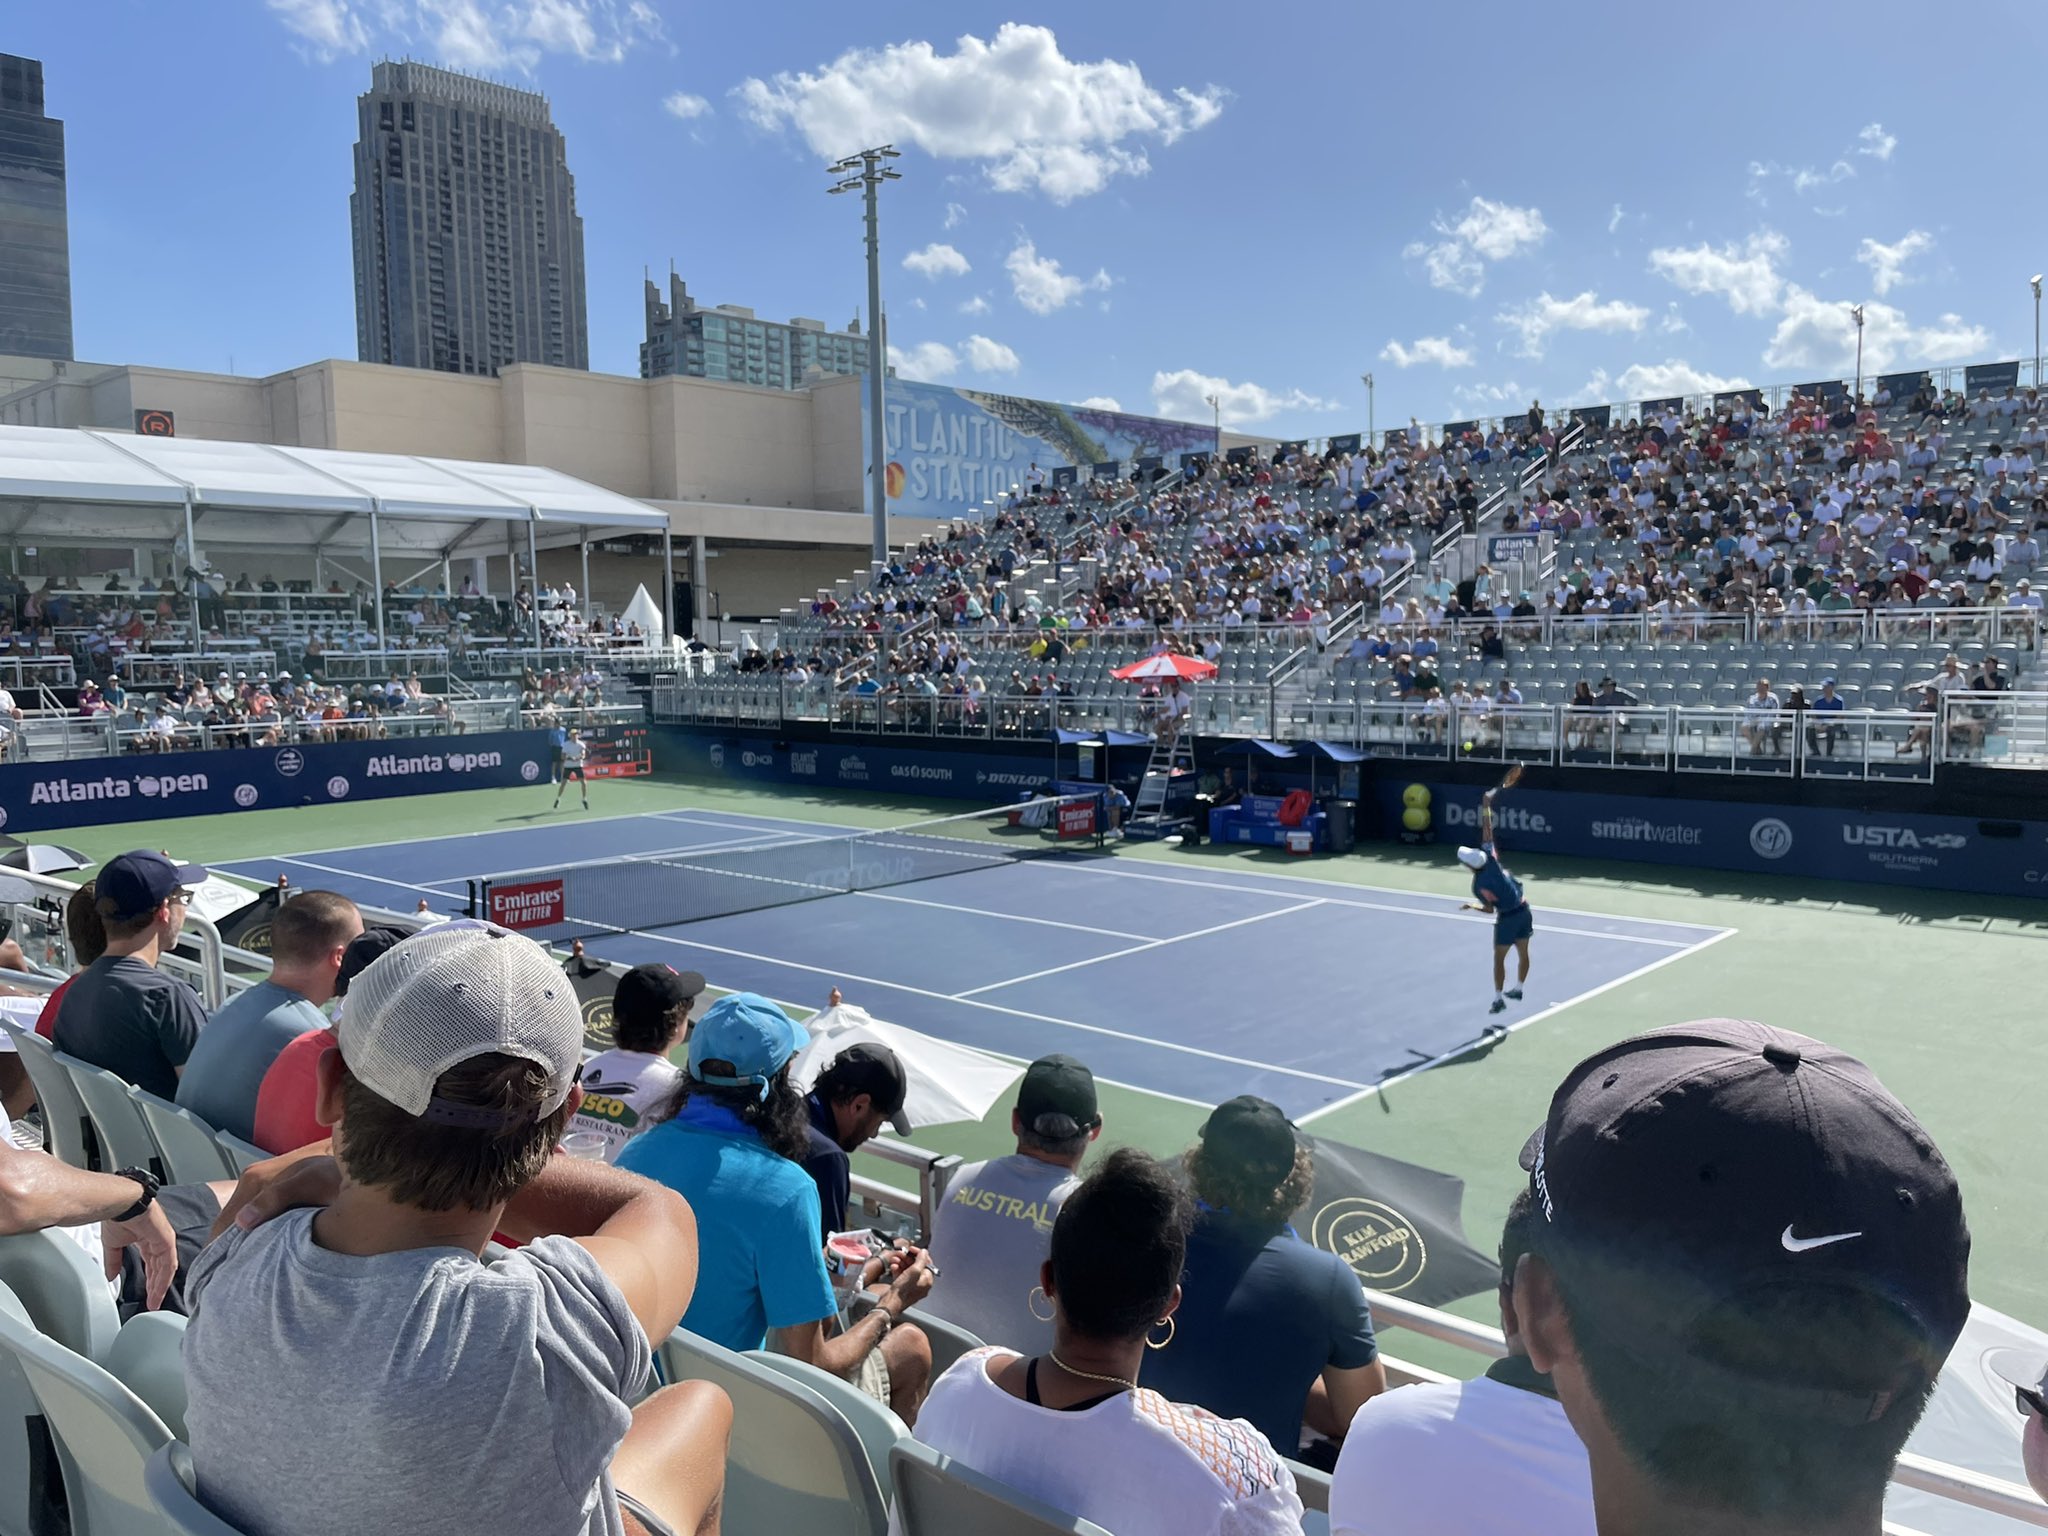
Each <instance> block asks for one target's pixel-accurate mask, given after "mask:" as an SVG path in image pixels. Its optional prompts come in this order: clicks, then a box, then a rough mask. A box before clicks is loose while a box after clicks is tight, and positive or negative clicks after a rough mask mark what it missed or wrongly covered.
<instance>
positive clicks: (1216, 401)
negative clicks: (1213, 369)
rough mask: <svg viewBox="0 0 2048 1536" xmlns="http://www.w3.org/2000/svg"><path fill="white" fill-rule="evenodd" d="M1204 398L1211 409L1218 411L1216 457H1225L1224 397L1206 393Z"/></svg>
mask: <svg viewBox="0 0 2048 1536" xmlns="http://www.w3.org/2000/svg"><path fill="white" fill-rule="evenodd" d="M1202 398H1203V399H1204V400H1206V401H1208V402H1209V409H1210V410H1211V411H1213V412H1215V413H1216V457H1217V458H1219V459H1220V458H1222V457H1223V397H1222V396H1221V395H1204V396H1203V397H1202Z"/></svg>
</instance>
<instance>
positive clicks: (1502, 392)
mask: <svg viewBox="0 0 2048 1536" xmlns="http://www.w3.org/2000/svg"><path fill="white" fill-rule="evenodd" d="M1451 403H1452V404H1454V405H1456V406H1457V407H1458V408H1459V409H1460V410H1466V411H1478V412H1480V413H1481V414H1483V415H1489V416H1490V415H1492V414H1493V412H1492V411H1491V410H1489V409H1488V407H1489V406H1503V405H1509V404H1512V405H1513V406H1514V408H1515V409H1516V410H1521V409H1522V408H1523V407H1525V406H1526V405H1528V403H1529V396H1528V395H1527V393H1525V392H1524V390H1523V389H1522V386H1521V385H1519V384H1517V383H1516V382H1515V381H1514V380H1513V379H1508V380H1506V381H1505V382H1503V383H1500V384H1460V385H1458V386H1457V387H1456V388H1454V389H1453V390H1452V391H1451Z"/></svg>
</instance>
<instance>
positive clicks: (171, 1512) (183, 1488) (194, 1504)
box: [142, 1440, 242, 1536]
mask: <svg viewBox="0 0 2048 1536" xmlns="http://www.w3.org/2000/svg"><path fill="white" fill-rule="evenodd" d="M142 1486H143V1488H144V1489H145V1491H147V1492H148V1494H149V1501H150V1503H151V1504H153V1505H154V1506H155V1507H156V1512H157V1514H158V1515H160V1516H161V1517H162V1522H161V1523H162V1527H163V1529H164V1530H166V1531H167V1532H170V1533H172V1536H242V1532H241V1530H240V1529H239V1528H238V1527H236V1526H232V1525H229V1524H228V1523H227V1521H225V1520H223V1519H221V1517H220V1516H219V1515H216V1514H215V1513H214V1512H213V1511H212V1510H210V1509H208V1508H207V1507H206V1506H205V1505H204V1504H202V1503H200V1502H199V1493H198V1480H197V1479H196V1478H195V1477H194V1476H193V1475H192V1451H191V1448H190V1447H189V1446H186V1445H183V1444H181V1443H180V1442H178V1441H176V1440H173V1441H172V1442H171V1443H170V1444H169V1445H166V1446H162V1447H160V1448H159V1449H158V1450H157V1452H156V1454H155V1455H153V1456H151V1457H150V1458H149V1463H148V1465H147V1466H145V1467H144V1468H143V1469H142Z"/></svg>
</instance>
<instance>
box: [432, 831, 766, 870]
mask: <svg viewBox="0 0 2048 1536" xmlns="http://www.w3.org/2000/svg"><path fill="white" fill-rule="evenodd" d="M745 830H746V831H750V832H752V833H753V834H754V835H753V836H752V837H735V838H732V839H730V840H728V841H726V842H722V843H689V844H686V845H684V846H683V847H681V848H650V849H647V850H645V851H643V852H640V853H612V854H604V855H602V856H600V857H598V858H595V859H572V860H567V861H565V862H563V863H560V864H521V865H520V866H519V867H518V868H517V869H497V870H492V871H491V872H490V873H489V874H483V875H468V876H465V877H464V878H465V879H469V880H502V879H504V878H505V876H507V875H546V874H552V873H554V872H555V871H556V870H561V869H596V868H609V867H610V866H612V865H614V864H644V863H646V862H647V861H648V860H650V859H673V858H677V857H680V856H681V855H683V854H688V853H718V852H720V851H722V850H730V849H734V848H785V847H787V846H789V845H788V844H787V843H764V842H762V841H761V838H762V837H764V836H766V837H781V836H784V835H785V834H783V833H780V832H767V833H764V832H763V831H762V830H761V829H760V828H759V827H748V828H746V829H745Z"/></svg>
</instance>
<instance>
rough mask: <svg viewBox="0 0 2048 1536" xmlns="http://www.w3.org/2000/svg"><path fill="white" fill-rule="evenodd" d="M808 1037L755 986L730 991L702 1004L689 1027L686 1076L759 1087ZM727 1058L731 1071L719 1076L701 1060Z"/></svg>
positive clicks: (764, 1091) (722, 1084) (715, 1083)
mask: <svg viewBox="0 0 2048 1536" xmlns="http://www.w3.org/2000/svg"><path fill="white" fill-rule="evenodd" d="M810 1043H811V1034H810V1031H809V1030H807V1029H805V1028H804V1027H803V1025H801V1024H799V1023H797V1022H796V1021H795V1020H794V1019H792V1018H791V1017H790V1016H789V1015H788V1014H786V1013H784V1012H783V1011H782V1010H781V1009H780V1008H778V1007H777V1006H776V1005H775V1004H773V1003H771V1002H769V1001H768V999H767V998H765V997H762V996H761V995H759V994H758V993H755V992H734V993H731V994H729V995H727V996H725V997H721V998H720V999H719V1000H718V1001H717V1002H715V1003H713V1004H712V1005H711V1006H710V1007H709V1008H707V1009H705V1010H704V1017H703V1018H701V1019H699V1020H698V1021H697V1024H696V1027H695V1028H694V1029H693V1030H692V1031H691V1033H690V1054H689V1058H688V1060H689V1071H690V1076H691V1077H693V1078H695V1079H696V1080H697V1081H698V1082H700V1083H708V1084H710V1085H711V1086H712V1087H714V1088H759V1089H760V1090H761V1093H760V1097H762V1098H763V1099H765V1098H767V1097H768V1085H769V1083H771V1082H773V1081H774V1079H775V1074H776V1073H778V1072H780V1071H781V1070H782V1068H783V1066H784V1064H785V1063H786V1062H788V1060H789V1058H790V1057H792V1056H794V1055H795V1054H796V1053H797V1052H798V1051H800V1050H802V1049H803V1048H804V1047H805V1046H807V1045H809V1044H810ZM707 1061H717V1062H726V1063H730V1064H731V1066H732V1069H733V1074H732V1075H731V1076H729V1077H726V1076H718V1075H714V1074H712V1073H709V1072H706V1071H705V1070H704V1063H705V1062H707Z"/></svg>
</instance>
